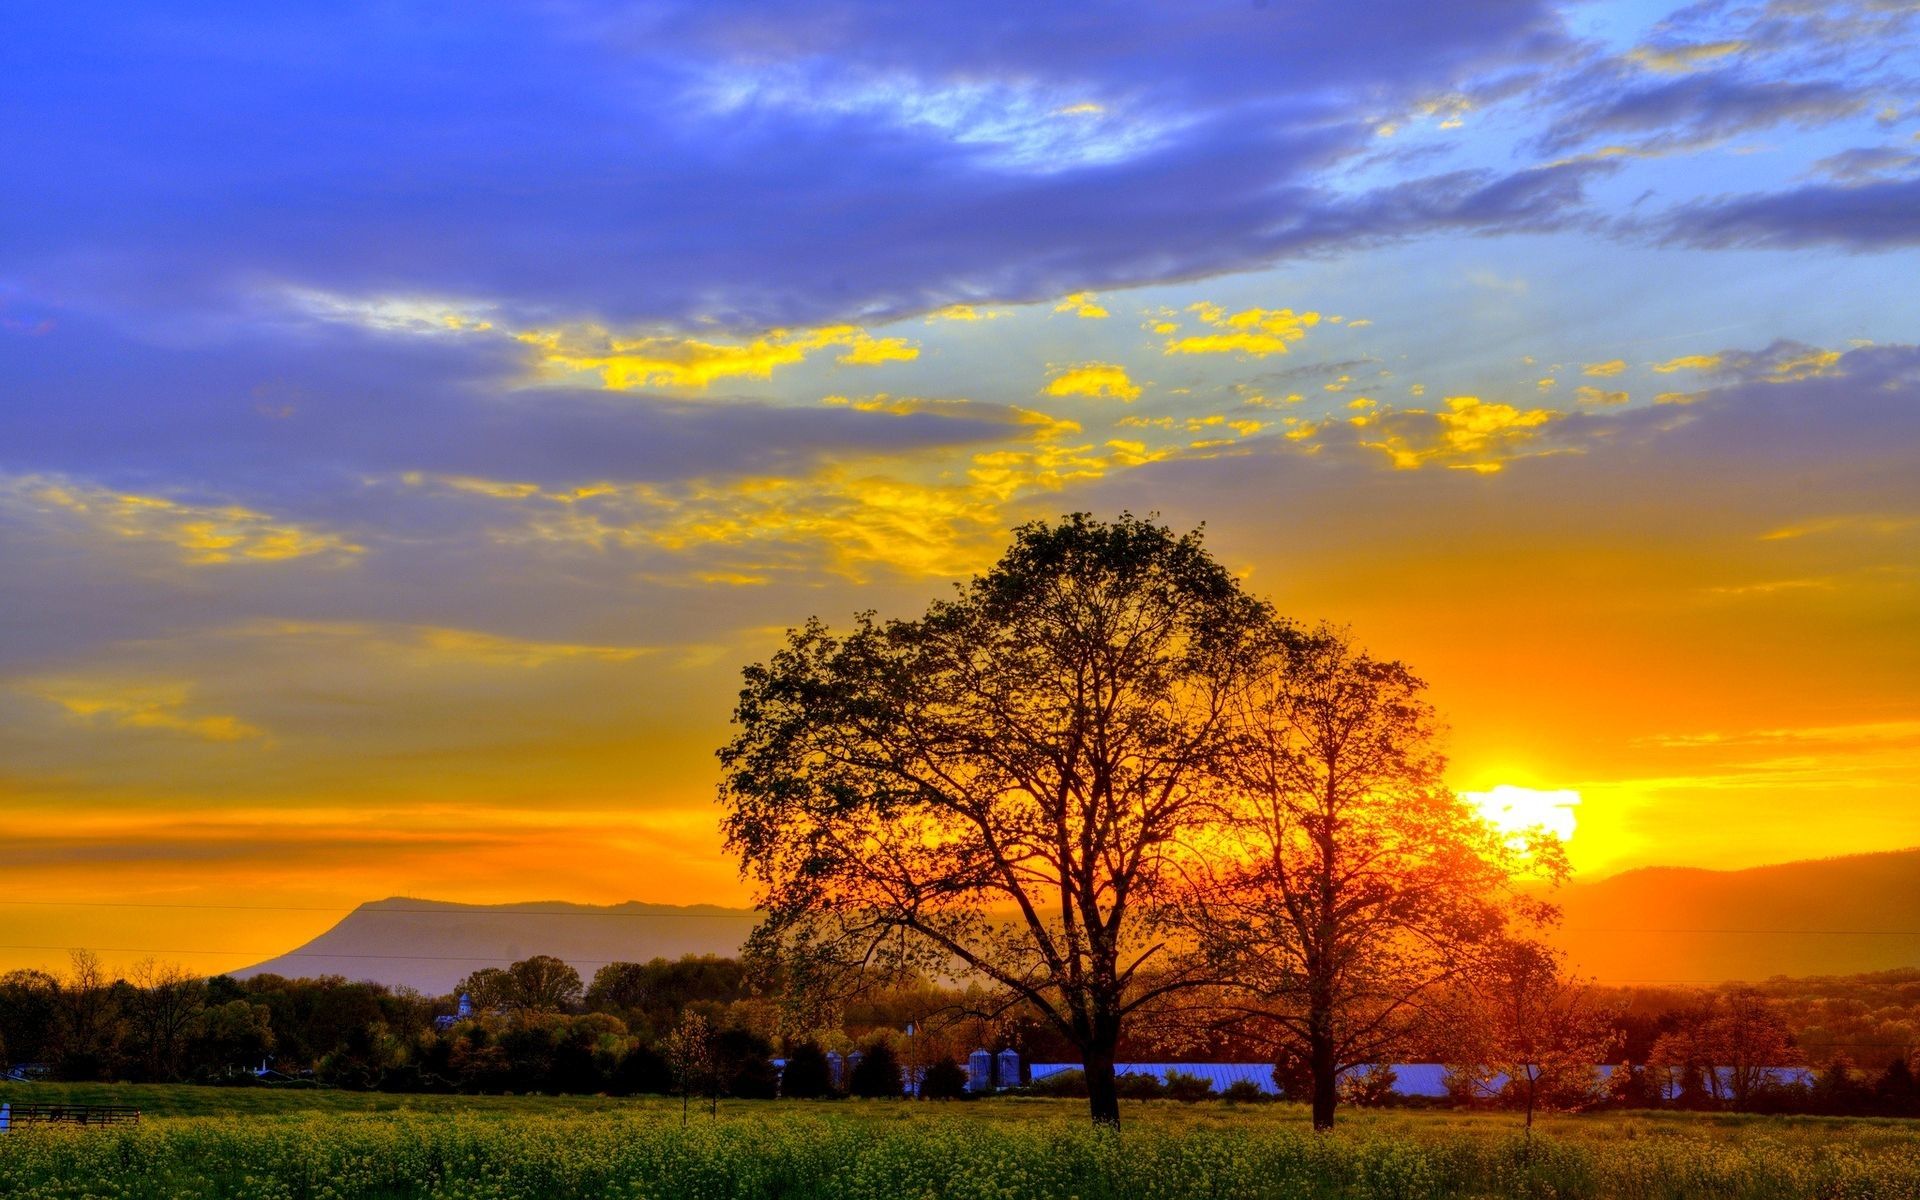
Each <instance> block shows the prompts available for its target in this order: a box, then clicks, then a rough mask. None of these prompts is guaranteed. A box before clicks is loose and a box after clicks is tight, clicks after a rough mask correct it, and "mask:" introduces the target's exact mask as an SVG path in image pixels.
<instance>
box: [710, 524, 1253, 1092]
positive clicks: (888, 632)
mask: <svg viewBox="0 0 1920 1200" xmlns="http://www.w3.org/2000/svg"><path fill="white" fill-rule="evenodd" d="M1272 624H1273V617H1272V614H1271V612H1270V611H1269V610H1268V608H1267V606H1266V605H1265V604H1263V603H1261V602H1259V601H1257V600H1255V599H1253V598H1252V597H1250V596H1248V595H1247V594H1246V593H1245V592H1243V591H1242V589H1241V588H1240V586H1239V584H1238V583H1237V581H1236V580H1235V579H1234V578H1233V576H1232V575H1230V574H1229V573H1228V572H1227V571H1226V570H1225V569H1224V568H1222V567H1221V566H1220V564H1219V563H1217V562H1215V561H1214V560H1213V558H1212V557H1211V556H1209V555H1208V553H1207V552H1206V550H1205V548H1204V547H1203V546H1202V544H1201V538H1200V535H1199V534H1198V533H1197V532H1195V533H1189V534H1185V535H1176V534H1174V533H1172V532H1171V531H1169V530H1168V529H1166V528H1164V527H1162V526H1160V525H1158V524H1156V523H1154V522H1152V521H1150V520H1142V519H1139V518H1135V517H1132V516H1130V515H1122V516H1121V517H1120V518H1119V519H1118V520H1115V521H1113V522H1103V521H1098V520H1095V519H1093V518H1091V517H1088V516H1086V515H1084V514H1077V515H1074V516H1070V517H1067V518H1065V519H1063V520H1062V521H1060V522H1059V523H1057V524H1048V523H1035V524H1030V525H1026V526H1023V527H1021V528H1020V529H1018V530H1016V531H1015V535H1014V542H1013V545H1012V547H1011V548H1010V549H1009V550H1008V551H1007V553H1006V555H1005V556H1004V557H1003V558H1002V559H1001V560H1000V562H999V563H998V564H997V565H996V566H995V567H994V568H993V569H992V570H990V571H988V572H987V573H986V574H985V575H982V576H980V577H977V578H975V579H973V580H972V581H971V582H969V583H967V584H964V585H962V586H961V587H960V588H959V589H958V594H957V595H956V596H955V597H953V598H952V599H949V600H944V601H940V602H936V603H935V604H933V605H932V606H931V607H930V608H929V609H928V610H927V612H926V614H925V615H924V616H922V617H920V618H917V619H913V620H892V621H884V622H883V621H880V620H878V619H876V618H875V617H874V616H873V615H872V614H866V615H863V616H861V617H860V618H859V619H858V620H857V621H856V623H855V625H854V627H853V628H852V630H851V631H850V632H848V633H846V634H844V635H835V634H833V633H830V632H829V631H828V629H827V627H826V626H825V625H823V624H822V623H820V622H819V621H818V620H813V621H809V622H808V623H807V624H806V625H805V626H804V627H802V628H800V629H797V630H795V631H793V632H792V633H791V634H790V635H789V637H788V641H787V645H786V646H785V647H784V648H783V649H782V650H781V651H780V652H779V653H778V654H776V655H775V656H774V657H773V658H772V660H771V661H769V662H767V663H765V664H761V665H756V666H753V667H749V668H748V669H747V671H746V672H745V686H744V687H743V689H742V691H741V695H740V702H739V706H738V708H737V710H736V713H735V719H736V722H737V724H738V726H739V733H738V735H737V736H736V737H735V738H734V740H733V741H732V742H731V743H730V744H729V745H727V746H726V747H725V748H724V749H723V750H722V751H721V752H720V757H721V759H722V762H723V763H724V764H725V769H726V776H725V782H724V783H723V785H722V788H721V800H722V802H723V804H724V806H725V809H726V814H725V817H724V829H725V832H726V837H727V841H728V845H729V847H730V848H731V849H732V850H733V851H735V852H736V853H737V854H738V855H739V856H740V859H741V862H742V865H743V869H744V870H745V871H746V872H747V873H748V874H749V875H750V876H751V877H752V878H754V879H755V880H756V881H757V882H758V883H759V884H760V886H761V895H760V898H759V901H760V904H761V906H762V907H763V908H764V909H765V910H766V913H767V916H766V919H765V921H764V922H763V923H762V924H761V926H760V927H759V928H758V929H757V931H756V932H755V934H754V938H753V941H752V943H751V949H752V951H753V952H754V953H755V954H756V955H758V956H760V957H761V958H762V959H763V960H774V961H778V962H780V963H782V964H783V965H784V967H785V969H786V971H787V978H788V980H789V981H790V983H793V984H796V985H800V986H806V985H807V984H809V983H822V984H823V983H826V982H830V981H831V980H833V979H834V978H844V977H847V976H849V975H850V973H853V972H856V971H860V970H862V969H865V968H870V967H873V966H875V965H879V966H884V967H892V968H898V969H902V970H905V969H914V968H918V969H924V970H930V971H933V972H936V973H939V972H953V971H966V972H971V973H974V974H977V975H980V976H984V977H986V978H988V979H990V980H992V981H993V982H994V983H996V984H998V985H999V986H1000V987H1001V988H1002V989H1004V991H1005V993H1006V994H1007V995H1009V996H1010V997H1013V998H1015V999H1017V1000H1019V1001H1023V1002H1024V1003H1026V1004H1027V1005H1030V1006H1031V1007H1032V1008H1033V1009H1034V1010H1035V1011H1037V1012H1038V1013H1040V1014H1041V1016H1042V1018H1043V1019H1044V1020H1045V1021H1047V1022H1049V1023H1050V1024H1051V1025H1052V1026H1054V1027H1055V1028H1056V1029H1057V1030H1058V1031H1059V1032H1060V1033H1061V1034H1063V1035H1064V1036H1065V1037H1066V1038H1068V1039H1069V1040H1070V1041H1071V1042H1072V1044H1073V1045H1075V1046H1076V1047H1078V1048H1079V1049H1080V1051H1081V1053H1082V1055H1083V1056H1084V1059H1085V1061H1086V1064H1087V1069H1088V1085H1089V1103H1090V1106H1091V1110H1092V1115H1093V1116H1094V1118H1095V1119H1096V1120H1098V1121H1102V1122H1111V1123H1117V1122H1118V1120H1119V1108H1118V1102H1117V1097H1116V1095H1115V1092H1114V1088H1113V1070H1112V1064H1113V1054H1114V1047H1115V1044H1116V1042H1117V1040H1118V1037H1119V1035H1120V1032H1121V1028H1122V1024H1123V1022H1124V1021H1125V1020H1126V1018H1127V1017H1128V1016H1129V1014H1131V1013H1133V1012H1135V1011H1137V1010H1139V1009H1140V1008H1141V1007H1142V1006H1144V1005H1148V1004H1152V1003H1154V1002H1155V1001H1156V1000H1158V999H1160V998H1162V997H1165V996H1167V995H1168V994H1170V993H1172V992H1175V991H1177V990H1179V989H1181V988H1184V987H1190V986H1194V985H1196V984H1198V983H1200V982H1202V981H1203V977H1202V975H1201V974H1200V973H1199V970H1198V968H1199V964H1198V963H1197V961H1196V960H1194V959H1193V958H1192V956H1191V955H1189V954H1186V953H1185V952H1184V951H1183V950H1182V949H1181V946H1182V944H1183V943H1181V942H1180V941H1177V940H1173V939H1168V938H1166V937H1163V936H1161V935H1160V934H1161V923H1162V919H1163V917H1164V916H1165V915H1166V912H1167V910H1168V908H1169V902H1170V899H1171V895H1172V892H1173V890H1174V889H1175V888H1176V887H1177V886H1178V883H1179V881H1180V879H1181V878H1182V870H1181V862H1182V860H1183V859H1185V858H1187V857H1189V856H1190V855H1191V853H1192V851H1191V846H1192V843H1193V840H1194V835H1195V834H1196V833H1197V832H1198V831H1200V830H1202V829H1204V828H1205V827H1207V826H1209V825H1210V824H1212V823H1213V822H1215V821H1216V820H1217V819H1218V816H1219V812H1220V802H1219V796H1218V788H1217V786H1216V782H1215V781H1216V778H1217V771H1216V767H1217V759H1218V758H1219V756H1220V755H1221V754H1223V753H1224V752H1225V751H1226V750H1227V749H1228V748H1229V746H1230V743H1231V741H1232V738H1233V730H1232V723H1231V720H1230V715H1231V712H1232V710H1233V705H1234V697H1235V694H1236V692H1237V691H1238V690H1239V689H1240V688H1241V687H1242V686H1244V684H1245V683H1246V681H1247V678H1248V676H1249V673H1250V672H1251V671H1252V670H1253V668H1254V667H1255V665H1256V664H1257V662H1258V660H1259V647H1260V645H1261V643H1262V641H1263V640H1264V639H1265V638H1266V637H1267V636H1268V635H1269V631H1270V629H1271V627H1272Z"/></svg>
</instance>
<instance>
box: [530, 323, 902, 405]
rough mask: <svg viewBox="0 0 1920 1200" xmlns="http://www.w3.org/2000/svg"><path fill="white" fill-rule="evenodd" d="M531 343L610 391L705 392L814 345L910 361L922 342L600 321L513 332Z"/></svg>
mask: <svg viewBox="0 0 1920 1200" xmlns="http://www.w3.org/2000/svg"><path fill="white" fill-rule="evenodd" d="M514 336H515V338H517V339H518V340H519V341H521V342H523V343H525V344H526V345H528V346H531V347H533V351H534V355H535V359H536V366H537V367H538V368H539V369H540V370H541V371H542V372H544V373H546V374H548V375H557V376H562V377H572V376H579V375H594V376H598V377H599V380H600V386H602V387H604V388H607V389H609V390H612V391H629V390H632V389H634V388H644V387H664V388H682V389H686V390H689V391H701V390H704V389H706V388H708V387H710V386H712V384H713V383H714V382H715V381H716V380H721V379H734V378H745V379H767V378H770V377H771V376H772V375H773V371H774V368H776V367H784V366H791V365H793V364H795V363H799V362H803V361H805V359H806V358H807V356H808V355H810V354H812V353H814V352H815V351H819V350H825V349H830V348H837V349H839V350H841V351H842V353H841V354H840V355H838V357H837V361H839V362H841V363H845V364H847V365H849V366H871V365H874V364H877V363H884V362H910V361H912V360H913V359H916V358H918V357H919V356H920V348H919V346H918V345H916V344H915V343H913V342H910V341H908V340H907V339H905V338H897V337H887V338H876V337H874V336H872V335H871V334H869V333H867V331H866V330H864V329H861V328H860V327H859V326H856V325H830V326H827V327H825V328H821V329H812V330H800V331H793V330H784V329H775V330H770V331H768V332H767V333H765V334H762V335H761V336H759V337H757V338H752V339H749V340H747V341H739V342H717V341H705V340H702V339H700V338H694V337H683V336H679V335H676V334H656V335H649V336H644V337H637V338H629V337H621V336H618V335H616V334H613V333H611V332H609V331H608V330H606V329H604V328H602V327H600V326H597V325H582V326H577V327H571V328H562V329H533V330H526V331H524V332H521V333H517V334H515V335H514Z"/></svg>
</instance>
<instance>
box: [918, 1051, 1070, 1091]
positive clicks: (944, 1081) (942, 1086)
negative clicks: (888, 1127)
mask: <svg viewBox="0 0 1920 1200" xmlns="http://www.w3.org/2000/svg"><path fill="white" fill-rule="evenodd" d="M1085 1082H1086V1081H1085V1080H1084V1079H1082V1080H1081V1083H1082V1085H1084V1084H1085ZM920 1095H921V1096H922V1097H924V1098H925V1099H928V1100H964V1099H965V1098H966V1096H967V1073H966V1071H965V1069H963V1068H962V1067H961V1066H960V1064H959V1063H957V1062H954V1061H953V1060H952V1059H950V1058H942V1059H937V1060H935V1061H934V1062H933V1063H932V1064H931V1065H929V1066H928V1067H927V1071H926V1074H924V1075H922V1076H921V1077H920Z"/></svg>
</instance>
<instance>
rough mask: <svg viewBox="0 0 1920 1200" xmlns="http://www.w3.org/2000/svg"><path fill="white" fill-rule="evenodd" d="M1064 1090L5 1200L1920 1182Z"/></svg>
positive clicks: (61, 1132) (191, 1149)
mask: <svg viewBox="0 0 1920 1200" xmlns="http://www.w3.org/2000/svg"><path fill="white" fill-rule="evenodd" d="M1072 1114H1073V1110H1072V1108H1071V1107H1070V1106H1066V1105H1059V1104H1024V1105H1023V1104H1009V1103H984V1104H976V1105H966V1106H951V1107H947V1106H934V1105H908V1104H882V1103H875V1104H868V1105H809V1104H801V1103H796V1104H764V1105H748V1104H735V1105H731V1106H723V1108H722V1109H721V1113H720V1117H719V1119H718V1120H709V1119H707V1118H706V1117H705V1115H704V1114H700V1113H696V1114H695V1118H694V1120H693V1121H692V1123H691V1124H690V1125H689V1126H687V1127H686V1128H684V1129H683V1128H682V1127H681V1125H680V1113H679V1108H678V1106H677V1105H668V1104H665V1103H662V1102H657V1101H656V1102H602V1103H600V1104H594V1105H580V1106H555V1105H552V1104H543V1103H540V1102H538V1101H535V1102H524V1101H523V1102H519V1105H518V1107H516V1106H515V1102H513V1101H504V1102H500V1103H496V1104H491V1105H487V1106H483V1107H478V1108H472V1109H467V1108H465V1107H464V1103H463V1102H461V1101H457V1100H452V1099H451V1098H449V1099H448V1100H446V1101H444V1107H439V1108H407V1109H401V1110H395V1111H386V1112H365V1113H353V1112H325V1111H308V1112H304V1113H301V1112H291V1111H290V1112H286V1113H280V1114H272V1113H267V1112H255V1113H253V1114H251V1115H245V1116H224V1117H198V1116H189V1117H159V1118H157V1119H149V1120H148V1121H147V1122H146V1123H145V1124H143V1125H141V1126H139V1127H135V1128H128V1129H111V1130H80V1129H51V1128H33V1129H26V1130H18V1129H17V1130H15V1131H14V1132H13V1133H11V1134H8V1135H6V1136H5V1137H0V1196H4V1197H7V1198H8V1200H56V1198H57V1200H83V1198H84V1200H94V1198H101V1200H105V1198H107V1197H113V1198H115V1200H146V1198H150V1197H151V1198H159V1197H167V1198H173V1197H182V1198H184V1197H196V1198H197V1197H249V1198H253V1197H258V1198H261V1200H349V1198H352V1200H388V1198H401V1197H407V1198H413V1197H421V1198H426V1197H432V1198H436V1200H483V1198H484V1200H508V1198H526V1200H533V1198H536V1197H537V1198H542V1200H545V1198H548V1197H576V1196H577V1197H588V1196H591V1197H626V1198H632V1200H639V1198H641V1197H646V1198H649V1200H655V1198H657V1200H669V1198H681V1197H685V1198H688V1200H692V1198H696V1197H698V1198H701V1200H753V1198H759V1197H767V1198H773V1197H779V1198H781V1200H802V1198H807V1197H836V1198H842V1197H843V1198H847V1200H869V1198H870V1200H918V1198H922V1197H926V1198H932V1197H952V1198H955V1200H959V1198H966V1200H976V1198H977V1200H1026V1198H1028V1197H1034V1198H1038V1197H1049V1198H1051V1197H1078V1198H1081V1200H1100V1198H1106V1197H1112V1198H1114V1200H1120V1198H1123V1197H1124V1198H1127V1200H1136V1198H1137V1200H1157V1198H1165V1200H1175V1198H1180V1200H1185V1198H1188V1197H1192V1198H1199V1197H1209V1198H1215V1197H1218V1198H1239V1197H1245V1198H1253V1197H1383V1198H1384V1197H1395V1198H1400V1197H1405V1198H1413V1197H1453V1196H1473V1197H1492V1196H1540V1197H1549V1196H1550V1197H1555V1198H1577V1197H1646V1198H1655V1197H1658V1198H1661V1200H1666V1198H1672V1200H1681V1198H1687V1200H1692V1198H1695V1197H1716V1198H1722V1197H1724V1198H1729V1200H1733V1198H1746V1197H1752V1198H1761V1197H1765V1198H1769V1200H1771V1198H1774V1197H1780V1198H1785V1197H1796V1198H1798V1197H1834V1198H1846V1200H1870V1198H1880V1197H1886V1198H1894V1197H1901V1198H1908V1200H1920V1135H1916V1130H1915V1127H1914V1126H1913V1124H1912V1123H1906V1124H1904V1125H1903V1124H1900V1123H1892V1122H1890V1123H1870V1122H1851V1123H1834V1122H1824V1121H1818V1120H1800V1121H1772V1122H1769V1121H1751V1120H1750V1121H1745V1122H1705V1121H1696V1122H1686V1121H1678V1122H1676V1121H1657V1120H1652V1121H1650V1120H1642V1119H1639V1118H1615V1117H1594V1118H1587V1119H1583V1120H1579V1121H1573V1120H1562V1121H1557V1122H1555V1123H1554V1124H1553V1125H1552V1126H1551V1127H1550V1128H1549V1129H1548V1130H1547V1131H1545V1132H1543V1133H1541V1134H1537V1135H1536V1136H1535V1138H1534V1139H1533V1141H1532V1144H1531V1146H1529V1145H1528V1144H1527V1143H1526V1142H1524V1141H1523V1140H1522V1139H1521V1138H1520V1137H1519V1136H1518V1135H1517V1131H1516V1130H1515V1129H1514V1127H1513V1124H1512V1122H1511V1121H1510V1120H1508V1119H1506V1118H1499V1117H1472V1116H1460V1115H1452V1114H1432V1115H1421V1114H1400V1115H1389V1116H1387V1117H1384V1118H1378V1119H1376V1118H1373V1117H1371V1116H1369V1117H1367V1118H1366V1119H1361V1120H1356V1121H1353V1122H1350V1123H1349V1124H1348V1126H1347V1127H1346V1128H1345V1129H1343V1130H1342V1131H1340V1132H1337V1133H1335V1134H1334V1135H1332V1136H1329V1137H1317V1136H1315V1135H1314V1134H1313V1133H1312V1132H1311V1131H1310V1130H1309V1129H1307V1128H1306V1126H1305V1123H1304V1121H1303V1120H1302V1119H1301V1117H1300V1114H1298V1113H1297V1112H1296V1111H1294V1110H1292V1109H1291V1108H1290V1107H1287V1106H1261V1107H1258V1108H1244V1109H1238V1110H1235V1109H1229V1108H1225V1107H1224V1106H1206V1107H1205V1108H1202V1109H1194V1108H1183V1107H1176V1106H1161V1105H1151V1106H1140V1107H1138V1108H1136V1109H1130V1110H1129V1112H1128V1114H1127V1116H1128V1118H1129V1119H1130V1124H1129V1125H1128V1126H1127V1128H1126V1129H1125V1131H1124V1132H1123V1133H1121V1134H1120V1135H1119V1136H1118V1137H1115V1136H1112V1135H1109V1134H1103V1133H1098V1132H1095V1131H1093V1130H1092V1129H1089V1128H1088V1127H1086V1125H1085V1123H1084V1121H1083V1120H1080V1119H1075V1117H1074V1116H1073V1115H1072Z"/></svg>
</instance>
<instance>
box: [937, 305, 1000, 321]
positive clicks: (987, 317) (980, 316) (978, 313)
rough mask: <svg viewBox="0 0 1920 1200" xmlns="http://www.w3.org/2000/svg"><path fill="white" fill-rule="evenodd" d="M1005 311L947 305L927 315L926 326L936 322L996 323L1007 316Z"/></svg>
mask: <svg viewBox="0 0 1920 1200" xmlns="http://www.w3.org/2000/svg"><path fill="white" fill-rule="evenodd" d="M1007 315H1008V314H1007V312H1006V310H1005V309H998V308H976V307H974V306H973V305H971V304H949V305H947V306H946V307H945V308H940V309H935V310H934V311H933V312H930V313H928V314H927V324H929V325H932V324H933V323H935V322H936V321H997V320H999V319H1000V318H1001V317H1004V316H1007Z"/></svg>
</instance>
